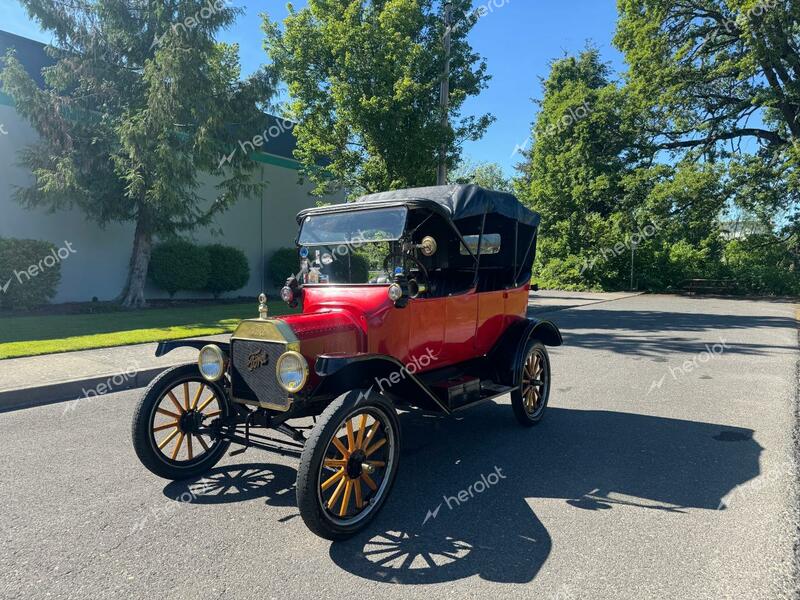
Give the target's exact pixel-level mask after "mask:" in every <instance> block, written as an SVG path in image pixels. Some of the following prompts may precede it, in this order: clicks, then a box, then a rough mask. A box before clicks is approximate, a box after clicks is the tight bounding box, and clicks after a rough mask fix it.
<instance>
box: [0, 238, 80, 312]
mask: <svg viewBox="0 0 800 600" xmlns="http://www.w3.org/2000/svg"><path fill="white" fill-rule="evenodd" d="M72 252H74V250H73V249H72V247H71V246H70V245H69V244H67V245H65V246H64V247H63V248H56V246H55V245H54V244H51V243H50V242H44V241H41V240H18V239H12V238H0V307H2V308H12V309H30V308H34V307H36V306H39V305H41V304H47V303H48V302H50V300H52V299H53V296H55V295H56V288H57V287H58V283H59V281H61V261H63V260H64V259H65V258H67V257H68V256H69V255H70V254H71V253H72ZM3 290H4V291H3Z"/></svg>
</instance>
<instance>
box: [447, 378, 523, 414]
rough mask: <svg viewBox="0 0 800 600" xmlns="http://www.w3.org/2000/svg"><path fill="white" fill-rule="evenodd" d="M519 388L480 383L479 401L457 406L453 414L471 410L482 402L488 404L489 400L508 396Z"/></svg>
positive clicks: (488, 382) (487, 382)
mask: <svg viewBox="0 0 800 600" xmlns="http://www.w3.org/2000/svg"><path fill="white" fill-rule="evenodd" d="M517 389H519V388H517V387H514V386H510V385H500V384H497V383H494V382H491V381H483V382H481V397H480V399H478V400H476V401H474V402H470V403H469V404H464V405H462V406H459V407H458V408H456V409H453V412H459V411H462V410H465V409H467V408H472V407H473V406H475V405H477V404H483V403H484V402H488V401H489V400H494V399H496V398H499V397H501V396H505V395H506V394H510V393H511V392H513V391H514V390H517Z"/></svg>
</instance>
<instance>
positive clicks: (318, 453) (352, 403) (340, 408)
mask: <svg viewBox="0 0 800 600" xmlns="http://www.w3.org/2000/svg"><path fill="white" fill-rule="evenodd" d="M368 406H371V407H374V408H377V409H379V410H380V411H381V412H383V413H384V414H385V416H386V417H387V418H388V419H389V420H390V421H391V425H392V428H393V430H394V432H395V434H394V440H395V443H394V447H393V448H392V449H391V452H392V456H393V460H392V461H391V466H392V468H391V470H390V472H387V473H386V478H388V482H387V485H386V488H385V489H384V491H383V494H382V495H381V496H380V497H379V498H378V501H377V502H376V504H375V505H374V506H373V507H372V508H370V509H369V511H370V512H369V513H368V514H367V515H366V516H365V517H363V518H362V520H361V521H359V522H358V523H356V524H355V525H351V526H342V525H340V524H337V523H335V522H334V521H333V520H332V519H331V518H330V517H329V516H328V514H327V512H326V511H325V509H324V507H322V506H321V505H320V501H319V496H318V490H317V488H318V485H319V481H318V477H319V473H320V466H321V462H322V460H323V458H324V457H325V452H326V451H327V448H328V445H329V444H330V440H331V438H332V437H333V435H335V434H336V433H337V432H338V431H339V428H340V427H341V424H342V423H343V422H344V421H345V419H346V418H347V417H348V415H352V414H353V413H354V412H358V411H359V410H360V409H363V408H365V407H368ZM399 459H400V421H399V419H398V418H397V412H396V411H395V409H394V406H393V405H392V403H391V402H389V401H388V400H386V399H385V398H384V397H383V396H381V395H380V394H377V393H372V394H370V395H366V393H365V392H364V391H363V390H352V391H350V392H347V393H345V394H343V395H341V396H339V397H338V398H337V399H336V400H334V401H333V402H331V404H329V405H328V407H327V408H326V409H325V410H324V411H323V413H322V414H321V415H320V416H319V417H318V418H317V423H316V425H315V426H314V429H312V431H311V435H310V436H309V438H308V440H307V441H306V445H305V448H304V449H303V454H302V456H301V458H300V467H299V469H298V471H297V506H298V508H299V509H300V516H301V517H302V518H303V521H304V522H305V524H306V526H307V527H308V528H309V529H310V530H311V531H312V532H313V533H315V534H316V535H318V536H320V537H321V538H324V539H327V540H332V541H340V540H346V539H348V538H350V537H352V536H354V535H356V534H357V533H358V532H359V531H362V530H363V529H364V528H365V527H366V526H367V525H368V524H369V523H370V522H371V521H372V519H374V518H375V515H377V514H378V512H379V511H380V509H381V507H382V506H383V504H384V502H385V501H386V498H387V497H388V496H389V493H390V492H391V489H392V485H394V480H395V477H396V476H397V468H398V466H399Z"/></svg>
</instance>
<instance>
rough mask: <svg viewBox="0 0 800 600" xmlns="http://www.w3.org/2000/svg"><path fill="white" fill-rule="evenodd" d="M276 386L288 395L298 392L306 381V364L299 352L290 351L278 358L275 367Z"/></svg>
mask: <svg viewBox="0 0 800 600" xmlns="http://www.w3.org/2000/svg"><path fill="white" fill-rule="evenodd" d="M275 374H276V375H277V377H278V384H279V385H280V386H281V387H282V388H283V389H284V390H286V391H287V392H289V393H290V394H294V393H295V392H299V391H300V390H301V389H303V386H304V385H305V384H306V382H307V381H308V362H306V359H305V358H304V357H303V355H302V354H300V353H299V352H295V351H293V350H290V351H289V352H284V353H283V354H281V355H280V357H279V358H278V362H277V363H276V365H275Z"/></svg>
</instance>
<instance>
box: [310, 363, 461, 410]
mask: <svg viewBox="0 0 800 600" xmlns="http://www.w3.org/2000/svg"><path fill="white" fill-rule="evenodd" d="M314 370H315V371H316V373H317V375H319V376H320V378H321V379H322V381H321V382H320V383H319V385H318V386H317V388H316V389H315V390H314V392H313V396H326V397H333V396H339V395H341V394H344V393H345V392H348V391H350V390H355V389H364V390H368V389H370V388H372V389H373V391H375V392H379V393H381V394H383V395H384V396H386V397H388V398H390V399H394V400H397V401H399V402H402V401H404V400H411V399H413V402H411V403H412V404H414V405H415V406H419V407H420V408H424V409H427V410H434V411H441V412H445V413H449V412H450V410H449V409H448V408H447V407H446V406H445V405H444V404H442V402H441V401H440V400H439V398H438V397H437V396H436V394H435V393H434V392H433V391H432V390H431V389H430V388H429V387H428V386H427V385H426V384H425V383H424V382H423V381H421V380H420V379H419V378H418V377H417V376H416V375H415V374H414V373H412V372H410V369H409V368H407V367H406V366H405V365H403V364H402V363H401V362H400V361H399V360H397V359H396V358H393V357H391V356H386V355H383V354H352V355H321V356H319V357H318V358H317V362H316V365H315V369H314Z"/></svg>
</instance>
